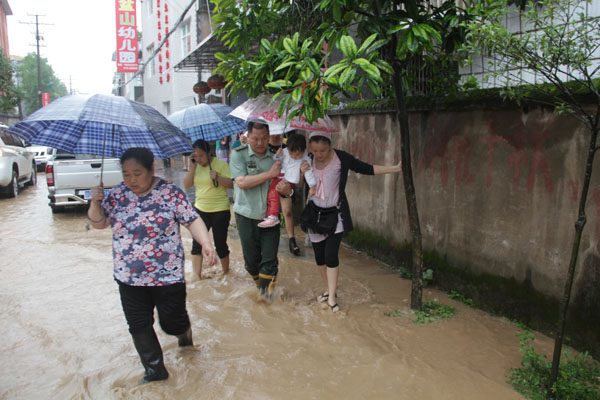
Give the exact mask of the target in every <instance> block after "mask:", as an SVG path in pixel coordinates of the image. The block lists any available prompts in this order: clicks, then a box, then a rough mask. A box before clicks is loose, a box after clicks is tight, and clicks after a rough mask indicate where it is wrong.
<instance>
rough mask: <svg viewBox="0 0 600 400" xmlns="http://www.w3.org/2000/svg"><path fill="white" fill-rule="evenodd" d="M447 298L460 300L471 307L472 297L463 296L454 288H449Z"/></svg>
mask: <svg viewBox="0 0 600 400" xmlns="http://www.w3.org/2000/svg"><path fill="white" fill-rule="evenodd" d="M448 298H450V299H453V300H456V301H460V302H461V303H463V304H465V305H466V306H468V307H473V299H469V298H467V297H465V296H464V295H462V294H460V293H458V292H457V291H456V290H451V291H450V294H449V295H448Z"/></svg>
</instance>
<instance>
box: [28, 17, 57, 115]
mask: <svg viewBox="0 0 600 400" xmlns="http://www.w3.org/2000/svg"><path fill="white" fill-rule="evenodd" d="M33 16H35V47H36V50H37V89H38V90H37V98H38V108H42V67H41V62H40V40H44V38H43V37H42V36H40V25H51V24H40V22H39V17H43V15H41V14H34V15H33ZM21 24H27V25H32V23H31V22H21Z"/></svg>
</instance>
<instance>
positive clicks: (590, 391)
mask: <svg viewBox="0 0 600 400" xmlns="http://www.w3.org/2000/svg"><path fill="white" fill-rule="evenodd" d="M517 336H518V337H519V341H520V343H521V345H520V351H521V353H523V359H522V360H521V367H520V368H513V369H512V370H511V373H510V377H509V381H510V383H511V385H512V386H513V387H514V388H515V390H517V391H518V392H519V393H521V394H522V395H523V396H525V397H527V398H529V399H534V400H544V399H546V387H545V386H546V384H547V382H548V379H549V377H550V370H551V367H552V363H551V362H549V361H547V360H546V356H545V355H543V354H539V353H537V352H536V351H535V349H534V347H533V345H532V343H533V341H534V340H535V336H534V335H533V334H532V333H531V332H529V331H524V332H521V333H519V334H518V335H517ZM564 353H565V354H564V357H563V362H562V363H561V369H560V374H559V377H558V379H557V381H556V382H555V384H554V386H553V387H552V392H553V394H554V396H555V397H556V398H557V399H561V400H598V399H600V367H599V366H598V364H597V363H596V362H595V361H594V360H593V359H592V358H591V357H590V356H589V355H588V353H587V352H584V353H579V354H577V355H575V356H574V357H572V356H571V355H570V353H569V351H568V350H566V351H565V352H564Z"/></svg>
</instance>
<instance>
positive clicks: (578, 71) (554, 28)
mask: <svg viewBox="0 0 600 400" xmlns="http://www.w3.org/2000/svg"><path fill="white" fill-rule="evenodd" d="M585 3H586V1H581V0H540V1H536V2H535V3H534V2H531V3H530V4H529V5H528V6H527V7H523V8H521V9H515V8H507V7H506V2H505V1H504V0H492V1H488V2H481V3H478V2H475V3H474V7H473V8H472V9H471V13H472V14H473V15H475V16H476V18H475V19H474V20H472V21H470V22H469V23H466V24H465V27H466V28H467V45H466V46H465V47H464V50H466V51H468V52H470V53H472V54H484V55H485V56H486V57H489V60H490V62H489V63H490V74H489V75H488V79H495V80H496V81H497V82H498V81H499V82H502V84H503V85H504V86H505V87H506V89H505V90H506V94H507V95H508V96H509V97H510V98H513V99H533V98H535V99H536V101H537V102H538V103H543V104H547V105H551V106H553V107H557V110H558V111H560V112H563V113H569V114H570V115H572V116H573V117H575V118H578V119H579V120H580V121H581V122H583V123H584V124H586V125H587V126H588V127H590V128H591V126H592V125H593V122H594V117H593V115H592V114H593V113H590V112H589V111H586V109H585V107H584V106H583V105H582V102H581V101H580V99H579V98H577V94H578V93H581V92H586V93H591V94H593V95H594V96H595V97H596V98H597V99H598V98H600V87H599V86H598V83H597V78H598V77H600V69H599V67H598V66H595V67H594V66H593V64H592V60H594V59H595V58H596V57H597V53H598V51H599V50H600V19H598V18H597V17H588V16H586V14H585V13H584V10H585V9H584V8H583V7H584V6H585ZM511 15H520V17H521V20H522V24H523V26H525V27H526V28H528V29H526V30H525V32H522V33H515V32H512V31H511V30H510V29H509V28H508V27H507V26H506V24H505V22H504V21H506V20H507V17H509V16H511ZM532 77H533V80H534V81H535V82H533V83H535V84H534V85H532V84H530V83H532V82H530V81H529V80H530V79H532ZM568 81H570V82H571V84H570V85H569V84H567V82H568ZM574 88H576V89H575V90H574ZM542 99H543V100H542ZM596 102H598V100H596ZM596 124H597V121H596Z"/></svg>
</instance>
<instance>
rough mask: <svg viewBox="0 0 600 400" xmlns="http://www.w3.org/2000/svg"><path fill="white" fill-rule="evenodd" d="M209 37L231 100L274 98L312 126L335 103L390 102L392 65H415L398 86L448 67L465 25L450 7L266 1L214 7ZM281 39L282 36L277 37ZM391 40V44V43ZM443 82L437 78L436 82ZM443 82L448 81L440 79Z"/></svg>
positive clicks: (225, 1)
mask: <svg viewBox="0 0 600 400" xmlns="http://www.w3.org/2000/svg"><path fill="white" fill-rule="evenodd" d="M213 2H214V3H215V5H216V9H217V10H218V13H217V14H216V15H215V18H214V21H215V24H221V25H219V26H218V27H217V29H216V34H217V35H218V36H219V37H220V39H221V40H222V41H223V43H224V44H225V45H226V46H227V47H228V48H229V50H230V51H229V52H227V53H217V54H216V55H215V56H216V57H217V58H218V59H219V60H220V61H221V63H220V64H219V67H218V68H217V69H216V70H215V72H217V73H221V74H223V75H224V76H225V77H226V80H227V81H228V82H229V86H230V89H231V91H232V93H233V94H235V93H238V92H240V91H246V93H247V94H248V96H250V97H255V96H257V95H259V94H261V93H271V94H273V95H274V96H276V97H280V98H281V102H280V105H281V107H280V111H281V113H283V112H285V110H286V109H290V108H291V107H292V106H294V105H295V104H298V103H301V108H300V109H298V110H297V111H296V112H295V113H291V115H289V118H292V117H294V116H295V115H298V114H299V115H304V116H305V117H306V119H307V120H309V121H312V120H315V119H317V118H319V117H322V116H323V115H324V114H325V113H326V112H327V110H328V109H330V108H331V107H332V106H334V105H336V104H338V102H339V99H340V96H342V97H353V96H359V97H360V96H362V94H363V93H364V92H365V90H364V89H365V86H366V87H368V88H369V89H370V91H371V92H372V93H373V95H374V96H375V97H380V96H387V95H390V94H392V91H391V80H390V77H391V76H392V75H394V74H396V73H400V72H401V71H400V70H399V69H395V68H394V67H393V66H392V62H393V61H394V60H406V61H407V63H406V70H407V71H408V65H409V64H408V61H409V60H415V59H418V60H420V61H421V64H419V63H417V64H414V67H413V69H412V70H410V73H405V74H404V77H403V79H404V80H405V82H406V84H407V85H408V84H410V80H411V79H415V77H417V76H418V75H419V74H418V73H419V72H420V71H419V70H420V69H422V68H424V65H426V64H435V65H439V64H440V63H442V60H445V61H444V63H446V64H447V65H450V63H451V60H452V58H451V57H449V56H448V55H449V54H451V52H452V51H453V50H454V49H455V48H456V46H457V43H459V42H460V38H461V37H462V34H463V31H464V28H463V27H462V25H461V22H462V21H464V17H463V16H462V14H461V13H460V12H459V10H458V9H457V8H456V6H455V2H454V1H450V0H449V1H446V2H444V3H443V4H442V6H441V7H433V6H430V5H428V4H425V3H423V2H420V1H416V0H412V1H404V2H403V3H404V4H405V9H401V8H400V7H397V2H394V1H376V2H375V3H373V2H367V1H359V0H355V1H349V0H343V1H342V0H323V1H299V2H296V1H294V2H292V3H290V2H288V1H265V0H248V1H244V2H242V3H236V2H235V1H233V0H213ZM281 32H283V34H282V33H281ZM392 39H393V40H392ZM441 75H443V77H442V76H441ZM439 78H440V79H439V81H440V82H442V81H443V82H446V83H447V82H448V81H449V79H448V74H440V77H439Z"/></svg>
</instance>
